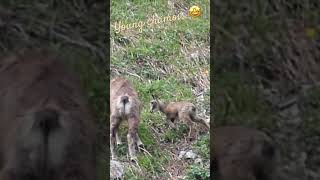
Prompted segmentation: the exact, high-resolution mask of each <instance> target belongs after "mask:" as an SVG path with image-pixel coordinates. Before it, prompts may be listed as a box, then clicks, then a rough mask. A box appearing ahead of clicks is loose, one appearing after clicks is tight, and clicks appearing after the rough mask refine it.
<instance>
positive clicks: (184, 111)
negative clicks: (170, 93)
mask: <svg viewBox="0 0 320 180" xmlns="http://www.w3.org/2000/svg"><path fill="white" fill-rule="evenodd" d="M152 98H153V100H152V101H151V110H150V112H151V113H153V112H156V111H160V112H162V113H163V114H165V115H166V120H167V122H168V123H169V125H170V126H171V127H174V123H175V122H177V121H179V120H182V121H185V122H186V124H187V125H188V127H189V133H188V138H189V139H190V138H191V134H192V131H193V123H194V122H196V123H200V124H202V125H204V126H205V127H207V128H208V129H210V123H209V122H206V121H205V120H204V119H201V118H199V117H198V116H197V114H196V107H195V105H194V104H192V103H190V102H185V101H181V102H170V103H164V102H162V101H160V100H159V99H158V98H156V97H155V96H154V95H152Z"/></svg>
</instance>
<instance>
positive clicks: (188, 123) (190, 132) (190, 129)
mask: <svg viewBox="0 0 320 180" xmlns="http://www.w3.org/2000/svg"><path fill="white" fill-rule="evenodd" d="M185 121H186V123H187V125H188V127H189V133H188V140H189V141H192V140H193V139H194V138H195V137H194V128H193V122H192V121H191V119H190V118H185Z"/></svg>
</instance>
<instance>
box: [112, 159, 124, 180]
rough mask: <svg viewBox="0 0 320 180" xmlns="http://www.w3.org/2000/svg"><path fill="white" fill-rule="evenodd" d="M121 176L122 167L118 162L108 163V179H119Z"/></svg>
mask: <svg viewBox="0 0 320 180" xmlns="http://www.w3.org/2000/svg"><path fill="white" fill-rule="evenodd" d="M122 176H123V166H122V165H121V163H120V162H118V161H115V160H111V161H110V179H121V178H122Z"/></svg>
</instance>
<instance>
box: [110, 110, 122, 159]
mask: <svg viewBox="0 0 320 180" xmlns="http://www.w3.org/2000/svg"><path fill="white" fill-rule="evenodd" d="M119 125H120V119H119V118H116V117H115V116H113V115H112V116H111V120H110V153H111V158H112V159H116V158H117V155H116V152H115V146H116V141H117V138H116V136H117V131H118V127H119Z"/></svg>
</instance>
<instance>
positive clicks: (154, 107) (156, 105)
mask: <svg viewBox="0 0 320 180" xmlns="http://www.w3.org/2000/svg"><path fill="white" fill-rule="evenodd" d="M150 105H151V108H150V113H154V112H157V111H159V100H158V98H156V97H155V95H152V100H151V102H150Z"/></svg>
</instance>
